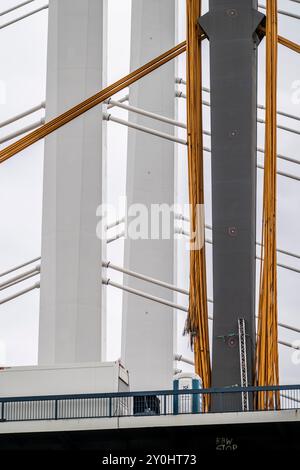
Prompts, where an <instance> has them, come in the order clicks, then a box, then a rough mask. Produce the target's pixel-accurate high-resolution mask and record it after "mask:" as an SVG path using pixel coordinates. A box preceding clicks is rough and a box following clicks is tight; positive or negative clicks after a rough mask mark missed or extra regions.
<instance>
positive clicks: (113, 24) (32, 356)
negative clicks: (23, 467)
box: [0, 0, 300, 383]
mask: <svg viewBox="0 0 300 470" xmlns="http://www.w3.org/2000/svg"><path fill="white" fill-rule="evenodd" d="M174 1H175V0H174ZM177 1H178V8H179V12H180V14H179V37H178V41H179V40H182V39H184V37H185V17H184V4H185V0H177ZM17 3H18V1H17V0H0V14H1V11H4V10H6V9H7V8H9V7H11V6H14V5H16V4H17ZM19 3H21V0H20V2H19ZM46 3H47V0H36V1H35V2H34V3H33V4H32V5H29V6H27V7H24V8H22V10H19V11H18V12H14V13H12V14H10V15H7V16H5V17H4V16H0V25H1V24H4V23H5V22H6V21H8V20H10V19H12V18H14V17H16V16H19V15H20V14H23V13H26V12H28V11H31V10H32V9H33V8H35V7H38V6H41V5H45V4H46ZM261 3H265V0H262V2H261ZM278 3H279V7H280V8H282V9H285V10H288V11H294V12H296V13H298V14H300V5H297V3H296V2H292V1H291V0H279V2H278ZM33 5H34V6H33ZM108 6H109V17H108V34H109V37H108V82H109V83H110V82H112V81H114V80H115V79H117V78H119V77H121V76H123V75H125V74H126V73H127V72H128V70H129V52H130V14H131V0H108ZM204 7H207V1H205V2H204ZM279 20H280V28H279V29H280V33H281V34H282V35H284V36H286V37H288V38H290V39H292V40H294V41H296V42H298V43H300V28H299V22H297V20H295V19H290V18H286V17H284V16H280V18H279ZM0 35H1V41H0V44H1V46H0V63H1V69H0V122H2V121H4V120H5V119H7V118H9V117H10V116H12V115H14V114H18V113H19V112H22V111H23V110H26V109H28V108H30V107H32V106H34V105H36V104H39V103H40V102H42V101H43V100H44V99H45V83H46V59H47V57H46V55H47V10H45V11H43V12H41V13H38V14H36V15H34V16H32V17H30V18H28V19H26V20H23V21H21V22H18V23H16V24H15V25H12V26H10V27H8V28H5V29H0ZM120 37H122V40H121V41H120V40H119V38H120ZM264 51H265V48H264V44H262V45H261V46H260V52H259V65H260V67H259V70H260V72H259V102H260V103H263V102H264V86H265V83H264V70H265V68H264V58H265V55H264ZM184 61H185V58H184V57H182V58H180V59H179V60H178V74H179V75H180V76H183V77H185V62H184ZM299 66H300V58H299V56H298V55H297V54H295V53H293V52H291V51H288V50H285V49H283V48H282V47H280V48H279V74H278V79H279V83H278V102H279V104H278V106H279V108H280V109H282V110H284V111H287V112H290V113H292V114H295V115H298V116H300V104H299V103H298V104H297V103H293V100H292V93H293V88H292V87H293V83H295V81H297V80H300V72H299V71H300V67H299ZM204 82H205V84H206V85H207V86H209V71H208V45H207V44H205V45H204ZM182 89H183V88H182ZM115 113H116V114H118V113H119V112H118V111H115ZM42 114H43V113H42V112H38V113H36V114H34V115H32V116H30V117H28V118H26V119H23V120H22V121H19V122H17V123H16V124H14V125H11V126H9V127H6V128H0V138H2V137H4V136H5V135H7V134H9V133H10V132H12V131H14V130H17V129H20V128H21V127H23V126H26V125H27V124H29V123H32V122H35V121H36V120H38V119H39V118H40V117H41V115H42ZM120 115H121V116H124V113H122V112H121V114H120ZM178 119H179V120H182V121H184V120H185V110H184V102H183V100H181V101H180V102H179V111H178ZM280 122H281V123H282V124H285V125H288V126H290V127H293V128H295V129H300V125H299V122H298V121H291V120H288V119H284V118H280ZM209 125H210V123H209V112H208V110H206V111H205V114H204V127H205V128H209ZM116 135H117V136H118V138H116ZM126 140H127V131H126V129H125V128H123V127H120V128H118V129H116V127H115V126H111V127H109V128H108V194H107V199H108V202H112V203H116V201H117V199H118V197H119V195H122V194H124V192H125V175H126ZM258 140H259V145H260V146H263V126H261V125H259V126H258ZM299 144H300V136H299V135H295V134H291V133H286V132H283V131H279V132H278V147H279V152H280V153H282V154H284V155H289V156H292V157H294V158H297V157H298V158H299V161H300V156H298V152H299ZM3 147H4V146H3V145H2V146H0V148H3ZM180 152H182V153H184V150H182V149H180ZM120 157H121V158H120ZM183 157H184V154H183ZM120 161H121V162H122V165H121V166H120ZM179 161H180V162H181V163H179V164H178V174H179V175H181V178H179V180H178V193H179V195H178V200H180V201H183V202H185V201H187V191H186V182H187V173H186V159H184V158H182V159H179ZM206 161H207V164H206V192H207V194H206V196H207V210H206V212H207V217H208V223H209V222H210V220H209V219H210V190H209V187H210V171H209V157H208V156H207V157H206ZM279 167H280V169H284V170H285V171H287V172H289V173H293V174H298V175H300V171H299V167H298V166H297V165H294V164H287V163H284V164H283V163H282V162H280V164H279ZM42 175H43V143H38V144H36V145H35V146H34V147H32V148H31V149H28V150H26V151H24V152H23V153H22V154H20V155H18V156H16V157H15V158H13V159H11V160H10V161H8V162H7V163H5V164H3V165H1V167H0V214H1V230H0V247H1V249H0V272H3V271H5V270H6V269H8V268H9V267H11V266H14V265H17V264H19V263H21V262H23V261H27V260H29V259H32V258H35V257H36V256H39V255H40V250H41V220H42V185H43V181H42ZM261 183H262V172H258V217H259V219H258V221H259V220H260V216H261ZM116 188H118V191H116ZM278 195H279V197H278V245H279V247H280V248H282V249H287V250H290V251H293V252H297V253H300V242H299V233H300V218H299V216H298V214H299V211H298V208H299V205H300V183H299V182H297V181H294V180H290V179H286V178H283V177H279V178H278ZM259 232H260V224H259V223H258V237H260V233H259ZM179 249H180V247H179ZM210 250H211V249H210V248H208V264H209V274H211V270H210V263H211V253H210ZM180 253H182V259H181V265H182V266H183V265H184V264H186V263H185V260H184V259H183V256H187V253H186V252H185V253H184V250H182V249H180ZM108 258H109V259H110V260H111V261H112V262H115V263H116V264H122V262H123V242H122V241H117V242H115V243H114V244H113V245H111V246H110V247H109V249H108ZM280 261H281V262H283V263H285V264H289V265H292V266H294V267H296V268H300V262H299V261H297V259H293V258H290V257H286V256H283V255H281V257H280ZM209 277H210V279H209V288H210V290H211V276H209ZM116 279H118V280H119V279H120V278H118V277H116ZM32 282H33V281H32V280H31V281H27V282H26V283H24V286H26V285H30V284H32ZM177 283H178V284H180V286H182V287H187V283H188V279H187V277H185V278H178V279H177ZM22 287H23V286H22ZM10 292H13V289H11V290H10V291H9V293H10ZM7 294H8V291H6V292H1V298H2V297H4V296H5V295H7ZM178 301H180V302H181V303H183V302H186V299H184V298H179V299H178ZM299 306H300V276H299V275H297V274H295V273H293V272H291V271H287V270H283V269H279V316H280V320H281V321H283V322H285V323H289V324H292V325H298V326H300V317H299V315H300V309H299ZM38 310H39V292H38V291H34V292H32V293H31V294H28V295H26V296H23V297H21V298H19V299H17V300H15V301H13V302H10V303H9V304H5V305H3V306H1V310H0V362H1V364H2V365H17V364H18V365H23V364H26V365H27V364H35V363H36V361H37V339H38ZM178 315H179V334H178V348H179V349H180V351H179V352H183V353H184V354H185V355H190V356H191V352H190V351H188V348H187V341H186V339H182V338H181V335H180V332H181V327H182V324H183V321H184V317H183V315H180V314H178ZM120 331H121V294H120V293H118V292H115V291H108V351H107V355H108V359H116V358H118V357H119V355H120ZM279 336H280V337H281V339H285V340H287V341H294V340H296V339H297V335H296V334H295V333H289V332H287V331H285V330H283V329H280V331H279ZM299 339H300V338H299ZM280 355H281V380H282V382H290V383H296V382H299V379H300V364H299V365H294V364H293V363H292V356H291V355H292V351H291V350H290V349H288V348H285V347H282V346H281V347H280ZM1 364H0V365H1Z"/></svg>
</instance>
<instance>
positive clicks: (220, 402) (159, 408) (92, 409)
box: [0, 385, 300, 426]
mask: <svg viewBox="0 0 300 470" xmlns="http://www.w3.org/2000/svg"><path fill="white" fill-rule="evenodd" d="M258 393H260V394H264V395H265V396H266V397H267V396H269V395H270V394H277V396H278V394H279V396H280V408H277V411H279V410H282V411H283V410H297V409H300V385H284V386H276V387H275V386H274V387H247V388H242V387H228V388H212V389H206V390H204V389H202V390H172V391H170V390H167V391H147V392H125V393H124V392H122V393H97V394H84V395H53V396H52V395H51V396H37V397H18V398H15V397H10V398H0V423H5V422H18V421H46V420H69V419H77V420H78V419H97V418H122V417H130V416H163V415H189V414H201V413H204V406H203V403H204V402H205V401H206V402H208V401H209V402H210V403H211V411H209V413H214V412H239V411H240V412H245V411H254V403H255V401H256V397H257V394H258ZM245 394H247V395H248V398H249V403H250V406H249V408H248V410H245V409H243V397H245ZM208 398H209V400H208ZM258 411H263V410H258ZM0 426H1V424H0Z"/></svg>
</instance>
